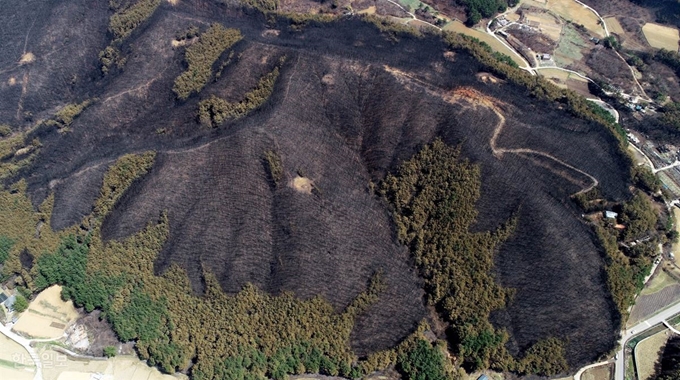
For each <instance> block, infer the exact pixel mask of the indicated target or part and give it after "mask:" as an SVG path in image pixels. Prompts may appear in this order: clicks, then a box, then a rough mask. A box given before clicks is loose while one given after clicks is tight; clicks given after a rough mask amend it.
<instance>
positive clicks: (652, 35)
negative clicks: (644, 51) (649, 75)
mask: <svg viewBox="0 0 680 380" xmlns="http://www.w3.org/2000/svg"><path fill="white" fill-rule="evenodd" d="M642 33H644V35H645V38H646V39H647V42H649V44H650V45H651V46H652V47H654V48H657V49H666V50H670V51H675V52H677V51H678V41H680V34H679V33H678V28H674V27H670V26H663V25H659V24H653V23H651V22H648V23H646V24H645V25H644V26H643V27H642Z"/></svg>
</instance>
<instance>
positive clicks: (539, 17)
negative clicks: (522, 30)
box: [523, 9, 562, 42]
mask: <svg viewBox="0 0 680 380" xmlns="http://www.w3.org/2000/svg"><path fill="white" fill-rule="evenodd" d="M523 13H524V17H525V18H526V21H527V23H528V24H529V25H530V26H533V27H537V28H538V29H540V31H541V33H543V34H545V35H546V36H548V37H550V39H552V40H553V41H555V42H557V41H559V40H560V35H561V34H562V22H561V21H560V20H559V18H557V17H555V16H553V15H552V14H551V13H550V12H548V11H543V12H533V11H530V10H528V9H527V10H524V11H523Z"/></svg>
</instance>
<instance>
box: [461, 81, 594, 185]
mask: <svg viewBox="0 0 680 380" xmlns="http://www.w3.org/2000/svg"><path fill="white" fill-rule="evenodd" d="M469 91H473V92H474V94H473V96H468V99H469V100H471V101H473V102H475V103H477V104H481V105H483V106H485V107H487V108H489V109H491V110H492V111H493V112H494V113H495V114H496V116H497V117H498V119H499V121H498V124H497V125H496V128H495V130H494V132H493V135H492V136H491V139H490V140H489V146H490V147H491V152H492V153H493V155H494V156H496V157H497V158H499V159H500V158H502V157H503V154H504V153H512V154H517V155H519V156H523V154H535V155H538V156H542V157H546V158H549V159H551V160H553V161H555V162H557V163H558V164H560V165H562V166H564V167H566V168H568V169H570V170H573V171H575V172H577V173H580V174H582V175H584V176H586V177H588V179H590V181H591V182H592V183H591V184H590V186H588V187H585V188H583V189H581V190H580V191H577V192H576V193H574V194H573V195H578V194H583V193H587V192H588V191H590V190H592V189H593V188H594V187H596V186H597V185H598V184H599V181H598V180H597V178H595V177H593V176H592V175H590V174H588V173H586V172H584V171H583V170H581V169H579V168H577V167H575V166H573V165H570V164H568V163H566V162H564V161H562V160H560V159H559V158H557V157H555V156H553V155H551V154H548V153H545V152H541V151H539V150H535V149H529V148H513V149H509V148H499V147H498V146H497V145H496V142H497V141H498V137H499V136H500V134H501V132H503V127H505V122H506V120H505V116H504V115H503V113H502V112H501V110H500V108H499V107H498V105H497V104H496V103H497V101H496V100H494V99H492V98H490V97H488V96H486V95H483V94H481V93H479V92H477V91H476V90H472V89H465V92H469ZM556 174H558V175H559V176H561V177H566V176H565V175H564V174H561V173H559V172H557V173H556Z"/></svg>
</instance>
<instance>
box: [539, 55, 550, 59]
mask: <svg viewBox="0 0 680 380" xmlns="http://www.w3.org/2000/svg"><path fill="white" fill-rule="evenodd" d="M541 60H543V61H548V60H550V54H542V55H541Z"/></svg>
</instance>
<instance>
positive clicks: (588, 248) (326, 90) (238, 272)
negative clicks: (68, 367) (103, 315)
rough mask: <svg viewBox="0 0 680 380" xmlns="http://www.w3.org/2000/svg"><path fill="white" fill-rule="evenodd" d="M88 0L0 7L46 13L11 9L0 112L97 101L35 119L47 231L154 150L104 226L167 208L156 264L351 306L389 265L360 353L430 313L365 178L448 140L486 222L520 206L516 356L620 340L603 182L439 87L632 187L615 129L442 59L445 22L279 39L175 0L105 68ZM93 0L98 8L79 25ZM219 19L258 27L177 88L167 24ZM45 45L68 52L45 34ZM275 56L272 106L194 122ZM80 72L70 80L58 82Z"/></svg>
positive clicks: (506, 277) (621, 192)
mask: <svg viewBox="0 0 680 380" xmlns="http://www.w3.org/2000/svg"><path fill="white" fill-rule="evenodd" d="M97 3H99V2H97ZM92 4H94V3H92ZM92 4H91V2H89V1H80V2H78V1H76V2H66V1H63V2H60V1H54V2H50V3H48V4H47V5H45V4H44V3H43V4H41V5H40V6H33V7H28V6H24V5H23V3H22V2H17V3H16V4H15V3H14V2H13V3H12V4H6V5H5V8H3V12H2V13H0V25H15V24H13V23H14V21H13V17H14V16H15V15H18V14H19V15H21V17H23V18H25V19H26V20H28V21H30V20H33V19H35V20H37V21H36V22H35V24H34V25H33V27H32V28H29V26H25V27H24V23H16V25H15V27H14V29H11V31H10V32H8V34H7V36H8V38H6V39H3V40H2V41H0V49H1V50H0V57H9V56H11V57H15V58H11V59H9V58H3V59H6V61H2V64H1V66H0V83H2V85H0V99H2V100H0V122H9V123H11V124H12V125H13V126H14V127H15V128H17V129H18V128H27V127H28V126H29V125H30V122H29V121H26V120H24V119H25V117H26V116H25V115H20V116H21V117H19V118H18V119H17V115H16V114H17V109H18V104H19V98H21V99H23V107H24V109H27V110H31V112H32V114H33V115H34V116H33V117H34V118H36V117H37V116H40V117H47V116H49V115H50V114H52V113H53V112H54V111H55V110H56V109H58V107H59V106H63V105H64V104H67V103H72V102H75V101H81V100H83V99H86V98H95V97H96V98H97V99H98V100H97V101H96V102H95V103H94V105H92V106H90V107H89V108H87V109H86V110H85V111H84V112H83V114H82V115H81V116H80V117H79V118H78V119H76V121H75V122H74V123H73V125H72V127H71V132H68V133H65V134H62V133H57V132H56V131H54V130H46V129H41V130H39V131H37V132H35V133H34V135H35V136H36V137H38V138H40V140H41V142H42V143H43V147H42V150H41V154H40V156H39V157H38V158H37V160H36V162H35V163H34V165H33V166H32V167H31V168H30V169H29V170H26V171H25V172H23V173H22V176H23V177H25V178H26V179H27V182H28V185H29V191H30V193H31V195H32V197H33V199H34V201H35V202H36V204H37V203H39V202H40V201H42V199H44V198H45V197H46V196H47V195H48V194H49V193H50V192H54V193H55V209H54V213H53V218H52V220H51V221H50V222H51V225H52V227H53V228H65V227H67V226H69V225H72V224H74V223H78V222H80V220H81V218H82V217H83V216H84V215H86V214H87V213H88V212H89V211H90V208H91V205H92V202H93V201H94V199H95V198H96V196H97V195H98V191H99V186H100V184H101V180H102V176H103V174H104V172H105V170H106V168H107V167H108V166H109V165H110V164H111V163H112V162H114V161H115V160H116V159H117V158H118V157H120V156H121V155H123V154H126V153H134V152H142V151H146V150H155V151H157V152H158V155H157V161H156V164H155V165H154V167H153V169H152V170H151V172H150V173H149V174H148V175H146V176H145V177H144V178H143V179H141V180H140V181H138V182H137V183H135V184H134V185H133V186H132V187H131V188H130V190H129V191H128V192H127V193H126V194H125V196H124V197H123V198H122V199H121V200H120V202H119V203H118V204H117V206H116V207H115V208H114V210H113V212H112V214H111V215H110V216H109V217H108V218H107V219H106V220H105V222H104V226H103V230H102V233H103V234H104V237H105V238H107V239H111V238H121V237H125V236H128V235H130V234H132V233H134V232H136V231H139V230H140V229H141V228H142V227H143V226H144V225H145V224H146V223H148V222H149V221H150V220H153V219H155V218H157V216H158V215H159V213H161V212H163V211H166V210H167V212H168V214H169V217H170V238H169V241H168V242H167V244H166V246H165V247H164V249H163V251H162V252H161V254H160V256H159V258H158V260H157V262H156V270H157V271H158V272H159V273H161V272H163V271H164V270H165V269H166V268H167V267H168V265H169V264H170V263H178V264H180V265H181V266H182V267H184V268H185V269H186V270H187V272H188V273H189V276H190V278H191V281H192V285H193V287H194V289H195V291H196V292H198V293H200V292H201V291H202V283H201V279H202V274H203V270H204V268H205V269H207V270H210V271H212V272H214V273H215V274H216V275H217V277H218V278H219V280H220V282H221V284H222V286H223V287H224V289H225V290H226V291H228V292H235V291H238V290H239V289H240V287H242V286H243V285H244V284H245V283H246V282H252V283H255V284H256V285H258V286H259V287H261V288H262V289H265V290H267V291H269V292H272V293H279V292H281V291H293V292H295V293H296V294H297V295H298V296H300V297H305V298H306V297H311V296H314V295H317V294H322V295H323V296H324V297H326V298H327V299H328V300H329V301H330V302H332V303H333V304H334V305H335V306H336V307H337V308H338V309H341V308H343V307H345V306H346V305H347V304H348V303H349V302H350V300H351V299H352V298H353V297H355V296H356V295H357V294H358V293H359V292H361V291H362V290H363V289H364V288H365V285H366V283H367V281H368V280H369V278H370V277H371V275H372V274H373V273H374V272H376V271H382V272H383V273H384V275H385V278H386V280H387V284H388V290H387V291H386V292H385V293H384V294H383V295H382V296H381V298H380V300H379V302H378V303H377V304H376V305H374V306H373V307H372V308H371V309H370V310H369V311H368V312H367V313H366V314H365V315H362V316H361V317H360V318H359V320H358V321H357V324H356V327H355V330H354V332H353V336H352V344H353V346H354V348H355V349H356V351H357V353H359V354H366V353H368V352H371V351H374V350H378V349H383V348H387V347H389V346H391V345H393V344H395V343H396V342H398V341H399V340H400V339H402V338H403V337H404V336H406V335H407V334H408V333H409V332H410V331H412V329H413V328H414V326H415V325H416V324H417V323H418V321H420V320H421V319H422V318H423V317H424V316H425V315H426V314H427V313H426V308H425V306H424V305H423V292H422V290H421V281H420V280H419V278H418V276H417V275H416V273H415V272H414V271H413V270H412V269H411V268H412V266H411V263H410V261H409V255H408V252H407V251H406V249H405V248H404V247H401V246H400V245H399V244H398V243H397V241H396V238H395V233H394V231H393V226H392V222H391V220H390V216H389V210H387V208H386V207H385V204H384V203H383V202H382V201H381V200H380V199H378V198H377V197H376V196H375V195H373V192H372V190H371V189H372V187H373V186H374V185H375V184H377V183H378V182H379V181H380V180H381V179H382V178H383V177H384V175H385V174H386V173H387V172H388V171H391V170H394V169H395V168H396V167H397V165H398V164H399V163H400V162H401V161H402V160H404V159H408V158H410V157H411V156H412V155H413V154H414V153H415V152H417V151H418V150H419V149H420V147H422V146H423V145H424V144H426V143H429V142H431V141H432V140H433V139H434V138H435V137H437V136H440V137H442V138H443V139H444V140H445V141H446V142H447V143H449V144H454V145H460V146H461V149H462V152H463V155H464V156H465V157H467V158H469V159H470V160H471V161H473V162H475V163H477V164H479V165H480V166H481V171H482V185H481V186H482V188H481V191H482V196H481V199H480V200H479V202H478V204H477V206H478V210H479V218H478V221H477V223H476V224H475V225H474V226H473V229H474V230H476V231H484V230H490V229H494V228H497V227H498V226H499V225H500V224H501V223H503V222H505V221H507V220H508V219H509V218H510V217H511V216H512V215H517V216H518V218H519V220H518V221H519V224H518V229H517V232H516V233H515V235H514V236H513V237H512V238H511V239H510V240H509V241H508V242H507V243H505V244H504V245H503V246H502V247H501V248H500V251H499V253H498V259H497V279H498V281H499V282H500V283H501V284H502V285H503V286H507V287H512V288H515V289H516V290H517V293H516V295H515V297H514V299H513V300H512V302H511V303H510V305H509V307H508V308H507V309H506V310H503V311H499V312H497V313H495V314H494V320H495V322H496V323H497V324H498V325H499V326H502V327H506V328H507V329H508V330H509V331H510V332H511V334H512V338H511V341H510V344H509V347H510V349H511V350H512V351H513V352H514V353H519V352H521V350H522V349H524V348H526V347H527V346H528V345H530V344H532V343H534V342H535V341H536V340H538V339H540V338H543V337H548V336H556V337H559V338H562V339H565V340H566V341H567V342H568V347H567V354H568V360H569V363H570V364H571V365H572V366H578V365H581V364H584V363H585V362H587V361H590V360H593V359H595V358H596V357H597V356H598V355H599V354H601V353H603V352H605V351H608V350H609V349H611V348H612V347H613V344H614V340H615V335H616V331H615V329H616V321H614V317H613V314H612V312H611V307H610V305H609V301H608V300H609V298H608V295H607V293H606V291H605V287H604V283H603V276H602V264H603V263H602V260H601V255H600V253H599V252H598V249H597V248H596V247H595V245H594V243H593V237H592V236H591V232H590V230H589V228H588V227H587V226H586V225H584V224H583V223H582V221H581V220H580V218H579V217H580V214H579V213H578V211H577V210H576V209H575V207H574V206H573V204H572V203H571V201H570V200H569V196H570V195H571V194H573V193H575V192H576V191H578V190H580V189H582V188H583V187H586V186H588V185H589V184H590V182H589V179H588V178H587V177H586V176H584V175H582V174H579V173H578V172H576V171H573V170H571V169H568V168H567V167H565V166H563V165H561V164H559V163H557V162H555V161H554V160H550V159H546V158H545V157H544V156H540V155H536V154H528V153H527V154H523V155H516V154H512V153H505V154H504V155H503V156H502V157H496V156H494V155H493V154H492V151H491V146H490V144H489V140H490V138H491V136H492V134H493V131H494V130H495V128H497V126H498V125H499V121H500V120H499V118H498V117H497V115H496V114H494V113H493V112H492V111H491V110H490V109H488V108H485V107H484V106H482V105H477V104H476V103H475V102H474V100H472V101H469V100H468V101H465V100H460V101H447V99H450V98H449V97H447V96H445V95H446V94H447V92H448V91H450V90H452V89H454V88H457V87H462V86H466V87H472V88H475V89H476V90H477V91H480V92H481V93H483V94H485V95H486V96H489V97H492V98H495V99H496V100H497V102H499V103H500V104H502V107H501V108H502V109H503V111H504V114H505V117H506V119H507V122H506V123H505V125H504V129H503V130H502V131H501V133H500V135H499V137H498V140H497V147H499V148H508V149H512V148H526V149H532V150H535V151H540V152H543V153H545V154H550V155H552V156H555V157H557V158H559V159H560V160H562V161H564V162H566V163H568V164H570V165H573V166H575V167H578V168H579V169H580V170H582V171H584V172H587V173H589V174H590V175H592V176H594V177H596V178H597V179H598V180H599V182H600V186H601V188H602V191H603V193H604V194H605V195H606V196H608V197H610V198H614V199H623V198H625V197H626V196H627V195H628V192H627V183H626V168H625V167H624V165H623V164H622V163H621V162H622V160H621V157H620V156H619V155H618V153H617V152H616V150H615V149H614V148H613V146H614V144H615V142H614V138H613V137H611V136H609V135H608V134H607V133H606V132H605V131H604V129H603V128H602V127H600V126H597V125H591V124H588V123H586V122H584V121H582V120H578V119H575V118H573V117H571V116H569V115H568V114H567V113H566V112H564V111H562V110H560V109H558V108H557V107H556V106H554V105H552V104H548V103H545V102H540V101H537V100H535V99H533V98H530V97H528V94H527V93H526V91H525V90H523V89H520V88H517V87H514V86H511V85H507V84H483V83H482V82H479V81H478V80H477V78H476V76H475V74H476V73H478V72H479V71H480V69H481V68H480V66H479V65H478V63H476V61H474V60H473V59H472V58H471V57H469V56H467V55H466V54H464V53H462V52H457V53H455V56H454V58H453V61H450V60H447V59H445V58H444V53H445V48H444V45H443V44H442V43H441V42H440V41H439V40H438V39H437V38H435V37H426V38H423V39H416V38H413V37H400V38H399V39H400V42H398V43H395V42H393V41H392V40H391V39H390V38H386V37H385V36H383V35H381V34H379V33H378V32H377V31H376V30H375V29H374V28H373V27H372V26H370V25H368V24H365V23H363V22H360V21H358V20H356V19H351V18H348V19H344V20H340V21H337V22H333V23H330V24H326V25H314V24H312V25H309V26H306V27H304V28H303V30H302V31H293V30H291V29H289V28H288V27H287V23H286V22H285V21H281V20H279V21H278V23H276V24H275V23H273V22H272V21H271V20H270V21H269V23H268V25H269V26H270V27H274V28H277V29H278V30H279V31H280V33H279V35H278V36H276V34H275V33H264V31H265V25H266V24H267V20H264V18H263V17H261V16H258V15H256V14H253V15H248V14H246V13H243V12H242V11H238V10H228V9H226V8H223V7H219V6H215V5H213V4H212V3H211V2H208V1H194V2H192V1H183V2H180V3H179V5H177V6H174V7H173V6H171V5H170V4H168V3H166V2H163V4H162V5H161V7H160V8H159V10H158V11H157V13H156V14H155V15H154V16H153V17H152V18H151V19H150V20H149V21H148V22H147V23H146V24H145V25H144V26H143V27H141V28H140V30H138V31H136V32H135V33H134V34H133V35H132V36H131V38H130V39H129V40H128V41H127V42H126V43H125V44H124V46H123V51H125V52H126V54H127V57H128V62H127V65H126V66H125V68H124V70H123V71H122V72H120V73H114V74H112V75H109V76H108V77H105V78H102V77H101V76H100V74H99V72H98V68H97V67H96V55H97V52H98V51H100V50H101V49H103V48H104V47H105V46H106V45H107V43H108V40H107V36H106V24H107V17H108V16H109V13H108V12H109V11H108V10H107V9H106V7H104V6H91V7H89V8H88V6H90V5H92ZM81 7H82V8H83V9H87V12H90V13H89V15H88V17H86V18H87V21H84V22H81V23H79V24H78V23H76V21H77V20H79V19H78V17H80V16H78V15H80V14H81V12H82V11H80V9H81ZM212 22H221V23H223V24H224V25H225V26H228V27H235V28H239V29H240V30H241V32H242V33H243V34H244V36H245V38H244V40H243V41H241V42H239V43H238V44H237V45H236V46H235V47H234V52H235V53H234V56H233V57H234V62H233V63H231V64H230V65H229V66H227V67H226V68H225V69H224V71H223V73H222V75H221V77H220V78H219V79H217V80H216V81H214V82H211V83H209V84H208V86H207V87H206V88H205V89H204V90H203V92H202V93H201V94H200V95H198V96H193V97H191V98H190V99H189V100H187V101H186V102H177V101H176V100H175V99H174V97H173V94H172V91H171V88H172V83H173V80H174V78H175V77H176V76H177V75H179V73H181V72H182V70H184V64H183V62H182V61H183V59H182V57H183V51H182V49H181V48H180V49H175V48H173V47H172V45H171V40H172V38H173V37H174V36H175V34H176V32H177V31H179V30H184V29H186V28H187V27H188V26H190V25H196V26H200V27H206V26H207V25H209V24H210V23H212ZM70 24H77V25H76V26H74V28H75V30H76V32H74V33H75V34H73V35H72V36H71V37H70V38H69V39H68V42H64V41H61V40H60V39H58V38H56V36H57V35H61V34H63V33H66V28H62V29H59V25H70ZM29 25H30V23H29ZM55 28H56V29H55ZM15 29H16V30H15ZM29 30H30V34H29ZM55 30H57V32H55ZM55 33H56V34H55ZM27 34H29V39H28V43H26V50H28V51H32V52H33V53H34V54H35V55H36V61H35V62H34V63H32V64H29V65H24V66H17V65H16V61H18V59H19V58H20V56H21V53H22V52H23V50H24V49H23V45H22V44H23V43H24V40H25V36H26V35H27ZM46 41H55V42H54V43H55V44H56V45H55V46H57V47H61V49H59V48H54V49H52V48H51V47H49V48H48V47H47V46H48V45H49V44H47V43H46ZM62 42H63V43H62ZM60 43H62V45H59V44H60ZM227 57H228V53H225V54H224V56H223V57H222V59H221V61H223V60H225V59H226V58H227ZM281 57H285V63H284V64H283V66H282V69H281V76H280V78H279V81H278V82H277V84H276V86H275V88H274V94H273V95H272V97H271V98H270V100H269V101H268V102H267V103H266V104H265V105H264V106H263V107H261V108H260V109H259V110H258V111H256V112H254V113H252V114H250V115H249V116H248V117H246V118H244V119H242V120H239V121H236V122H229V123H227V124H225V125H223V126H221V127H220V128H216V129H207V128H204V127H201V126H200V125H199V124H198V123H197V122H196V110H197V103H198V101H200V100H201V99H203V98H205V97H207V96H209V95H211V94H217V95H219V96H223V97H225V98H227V99H229V100H232V101H233V100H238V99H239V98H240V96H242V95H243V94H245V93H246V92H247V91H248V90H249V89H250V88H252V87H253V86H254V85H255V84H256V83H257V81H258V79H259V77H260V76H261V75H262V74H264V73H266V72H269V71H270V70H272V68H273V67H274V65H276V63H277V62H278V60H279V59H280V58H281ZM218 65H219V64H218ZM218 65H216V66H218ZM400 72H401V73H402V74H399V73H400ZM26 73H29V74H30V75H29V77H28V79H27V87H26V90H25V91H24V95H23V97H22V95H21V93H22V91H21V88H19V90H18V91H17V85H14V86H9V85H5V84H7V83H9V80H10V78H11V77H17V78H23V75H24V74H26ZM74 74H75V75H76V77H77V78H76V80H75V81H74V82H73V84H71V82H70V81H65V80H64V78H69V77H71V76H72V75H74ZM31 78H39V80H37V81H36V82H35V83H34V82H32V79H31ZM78 78H83V79H78ZM267 150H273V151H276V152H277V153H278V154H279V155H280V157H281V160H282V163H283V167H284V173H285V174H284V179H283V180H282V181H281V182H280V183H279V185H278V187H276V188H272V186H270V184H269V183H268V181H267V176H266V172H265V169H264V166H263V163H262V157H263V153H264V152H265V151H267ZM296 176H303V177H306V178H308V179H310V180H311V181H313V183H314V187H315V191H313V192H312V194H307V193H304V192H300V191H297V190H296V189H295V188H294V187H293V186H292V181H293V179H294V178H295V177H296Z"/></svg>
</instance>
